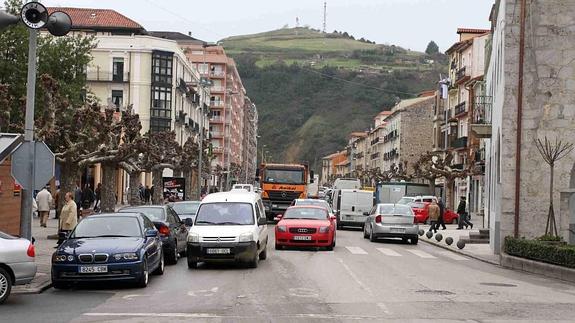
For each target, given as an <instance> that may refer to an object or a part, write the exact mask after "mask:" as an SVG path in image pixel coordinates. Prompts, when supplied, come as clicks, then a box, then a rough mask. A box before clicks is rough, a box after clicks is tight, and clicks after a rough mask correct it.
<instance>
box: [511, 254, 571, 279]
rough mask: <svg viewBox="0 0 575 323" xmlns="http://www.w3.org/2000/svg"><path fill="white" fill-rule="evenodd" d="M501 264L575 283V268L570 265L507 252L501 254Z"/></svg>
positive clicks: (513, 268)
mask: <svg viewBox="0 0 575 323" xmlns="http://www.w3.org/2000/svg"><path fill="white" fill-rule="evenodd" d="M501 266H502V267H503V268H507V269H512V270H519V271H522V272H526V273H531V274H535V275H541V276H545V277H549V278H554V279H558V280H561V281H566V282H570V283H575V269H573V268H569V267H563V266H558V265H554V264H549V263H546V262H541V261H536V260H531V259H526V258H521V257H516V256H512V255H509V254H506V253H502V254H501Z"/></svg>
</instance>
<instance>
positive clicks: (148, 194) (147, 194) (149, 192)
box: [144, 185, 152, 204]
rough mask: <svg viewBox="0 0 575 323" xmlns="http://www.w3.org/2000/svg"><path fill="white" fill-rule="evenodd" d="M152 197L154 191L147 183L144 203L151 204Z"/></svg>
mask: <svg viewBox="0 0 575 323" xmlns="http://www.w3.org/2000/svg"><path fill="white" fill-rule="evenodd" d="M151 197H152V191H151V190H150V188H149V187H148V185H146V188H144V203H145V204H150V198H151Z"/></svg>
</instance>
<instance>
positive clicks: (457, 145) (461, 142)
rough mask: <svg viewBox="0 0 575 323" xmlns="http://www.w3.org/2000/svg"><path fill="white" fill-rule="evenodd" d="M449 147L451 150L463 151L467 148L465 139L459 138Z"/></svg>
mask: <svg viewBox="0 0 575 323" xmlns="http://www.w3.org/2000/svg"><path fill="white" fill-rule="evenodd" d="M451 147H452V148H453V149H463V148H467V137H460V138H457V139H455V140H453V141H452V142H451Z"/></svg>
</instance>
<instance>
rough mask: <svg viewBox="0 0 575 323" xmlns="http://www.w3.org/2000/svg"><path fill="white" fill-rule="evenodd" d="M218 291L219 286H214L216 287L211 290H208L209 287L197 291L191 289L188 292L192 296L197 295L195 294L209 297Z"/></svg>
mask: <svg viewBox="0 0 575 323" xmlns="http://www.w3.org/2000/svg"><path fill="white" fill-rule="evenodd" d="M217 292H218V287H214V288H212V289H209V290H207V289H202V290H196V291H193V290H191V291H189V292H188V296H192V297H195V296H201V297H204V296H207V297H209V296H214V294H215V293H217Z"/></svg>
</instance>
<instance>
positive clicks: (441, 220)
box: [437, 197, 447, 230]
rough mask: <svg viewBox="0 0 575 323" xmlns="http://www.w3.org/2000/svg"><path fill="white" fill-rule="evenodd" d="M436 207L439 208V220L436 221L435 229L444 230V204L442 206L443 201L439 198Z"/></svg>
mask: <svg viewBox="0 0 575 323" xmlns="http://www.w3.org/2000/svg"><path fill="white" fill-rule="evenodd" d="M437 206H439V220H437V228H438V229H439V226H442V227H443V228H442V230H445V229H447V227H446V226H445V204H443V201H442V200H441V198H439V197H438V198H437Z"/></svg>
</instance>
